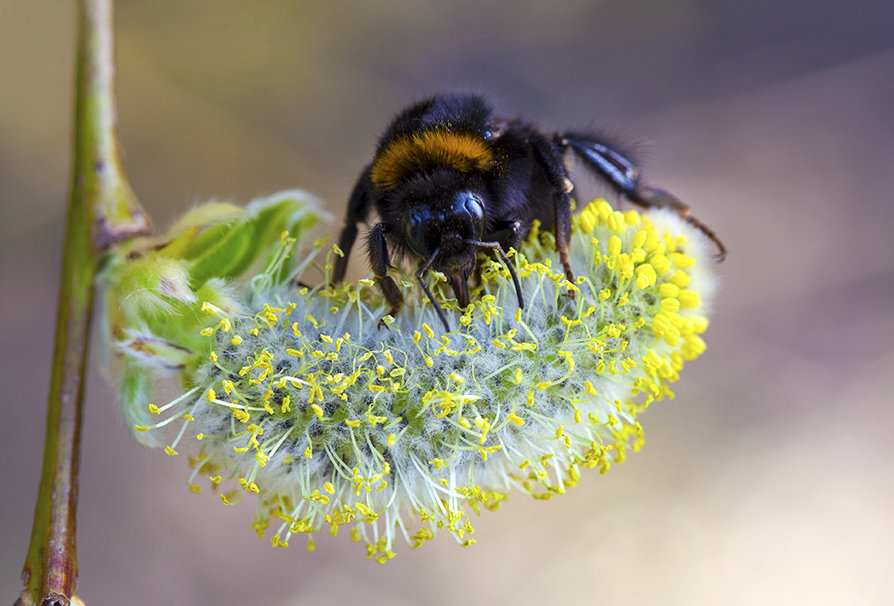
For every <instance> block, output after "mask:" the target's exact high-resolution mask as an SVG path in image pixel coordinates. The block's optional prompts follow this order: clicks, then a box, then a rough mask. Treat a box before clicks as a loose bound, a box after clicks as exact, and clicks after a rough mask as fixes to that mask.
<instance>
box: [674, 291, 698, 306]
mask: <svg viewBox="0 0 894 606" xmlns="http://www.w3.org/2000/svg"><path fill="white" fill-rule="evenodd" d="M677 300H678V301H680V307H698V306H699V305H701V303H702V302H701V299H700V298H699V296H698V294H697V293H696V292H694V291H692V290H688V289H687V290H681V291H680V294H678V295H677Z"/></svg>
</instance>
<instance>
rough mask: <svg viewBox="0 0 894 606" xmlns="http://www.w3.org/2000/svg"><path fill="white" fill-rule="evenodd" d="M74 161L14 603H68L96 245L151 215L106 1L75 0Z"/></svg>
mask: <svg viewBox="0 0 894 606" xmlns="http://www.w3.org/2000/svg"><path fill="white" fill-rule="evenodd" d="M78 5H79V11H78V56H77V70H76V80H75V85H76V93H75V124H74V169H73V174H72V182H71V190H70V194H69V199H68V213H67V218H66V229H65V246H64V249H63V253H62V276H61V279H60V286H59V307H58V311H57V315H56V345H55V351H54V354H53V368H52V376H51V379H50V392H49V402H48V407H47V429H46V443H45V445H44V459H43V470H42V473H41V478H40V488H39V492H38V496H37V504H36V506H35V510H34V527H33V529H32V532H31V544H30V546H29V548H28V555H27V559H26V560H25V566H24V569H23V572H22V580H23V583H24V585H25V589H24V590H23V592H22V595H21V597H20V598H19V601H18V602H17V604H23V605H30V604H41V605H42V606H49V605H55V604H58V605H67V604H69V603H70V600H71V596H72V592H73V590H74V585H75V579H76V577H77V558H76V550H75V527H76V526H75V514H76V508H77V496H78V460H79V452H80V436H81V416H82V399H83V393H84V367H85V361H86V359H87V338H88V334H89V332H90V318H91V314H92V308H93V281H94V278H95V276H96V272H97V268H98V264H99V261H100V257H101V255H102V253H103V250H104V249H105V248H107V247H108V246H110V245H111V244H113V243H115V242H118V241H120V240H122V239H125V238H127V237H129V236H132V235H135V234H138V233H146V232H147V231H148V230H149V228H150V223H149V220H148V218H147V217H146V215H145V214H144V213H143V211H142V209H141V208H140V206H139V204H138V202H137V201H136V198H135V197H134V195H133V193H132V192H131V190H130V187H129V186H128V184H127V181H126V179H125V177H124V174H123V171H122V170H121V164H120V158H119V154H118V144H117V139H116V134H115V97H114V92H113V84H114V62H113V50H112V47H113V45H112V6H111V0H80V2H79V3H78Z"/></svg>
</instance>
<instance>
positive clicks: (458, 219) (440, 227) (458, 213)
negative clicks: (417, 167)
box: [400, 188, 487, 307]
mask: <svg viewBox="0 0 894 606" xmlns="http://www.w3.org/2000/svg"><path fill="white" fill-rule="evenodd" d="M405 208H406V210H405V212H404V214H403V215H402V216H401V218H400V230H401V235H402V236H403V241H404V243H405V244H406V246H407V248H409V249H410V250H411V251H412V252H413V253H415V254H416V255H418V257H419V258H420V259H421V261H422V266H421V268H420V269H421V271H423V272H424V271H425V270H427V269H429V268H431V269H434V270H436V271H439V272H441V273H443V274H445V275H446V276H447V278H448V280H449V281H450V283H451V285H452V286H453V289H454V291H455V292H456V296H457V298H458V299H459V302H460V305H462V306H463V307H464V306H465V305H467V304H468V290H467V288H466V286H465V283H466V279H467V278H468V276H469V274H470V273H471V272H472V268H473V267H474V266H475V254H476V250H477V249H476V247H475V246H474V245H472V244H470V242H473V241H478V240H480V239H481V237H482V234H483V233H484V229H485V224H486V220H487V219H486V208H487V202H486V198H485V195H484V194H483V193H481V192H480V191H476V190H475V189H466V188H463V189H456V188H452V189H447V190H441V191H431V190H429V192H428V196H427V197H426V198H425V199H423V200H419V201H418V202H417V203H416V204H414V205H407V206H406V207H405Z"/></svg>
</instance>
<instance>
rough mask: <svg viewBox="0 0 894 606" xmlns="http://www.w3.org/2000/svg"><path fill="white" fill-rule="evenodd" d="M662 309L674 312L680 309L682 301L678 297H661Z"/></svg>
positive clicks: (670, 312) (669, 312)
mask: <svg viewBox="0 0 894 606" xmlns="http://www.w3.org/2000/svg"><path fill="white" fill-rule="evenodd" d="M660 307H661V311H663V312H664V313H666V314H674V313H677V312H678V311H680V302H679V301H678V300H677V299H674V298H671V297H667V298H665V299H661V304H660Z"/></svg>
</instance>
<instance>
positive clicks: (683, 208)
mask: <svg viewBox="0 0 894 606" xmlns="http://www.w3.org/2000/svg"><path fill="white" fill-rule="evenodd" d="M627 198H628V199H629V200H630V201H631V202H633V203H634V204H638V205H639V206H642V207H645V208H669V209H671V210H673V211H674V212H676V213H677V214H678V215H680V216H681V217H683V218H684V219H685V220H686V222H687V223H689V224H690V225H692V226H693V227H695V228H696V229H698V230H700V231H701V232H702V233H703V234H705V235H706V236H708V239H710V240H711V242H713V243H714V245H715V246H716V247H717V261H718V262H719V261H723V260H724V259H726V254H727V250H726V246H724V244H723V242H721V241H720V238H718V237H717V234H716V233H715V232H714V230H713V229H711V228H710V227H708V226H707V225H705V224H704V223H702V222H701V221H699V220H698V219H696V218H695V217H693V216H692V215H690V214H689V206H688V205H687V204H686V203H685V202H683V201H682V200H680V199H679V198H677V197H676V196H675V195H673V194H671V193H669V192H666V191H664V190H663V189H658V188H655V187H647V186H645V185H638V186H637V187H635V188H634V189H633V191H631V192H630V193H628V194H627Z"/></svg>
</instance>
